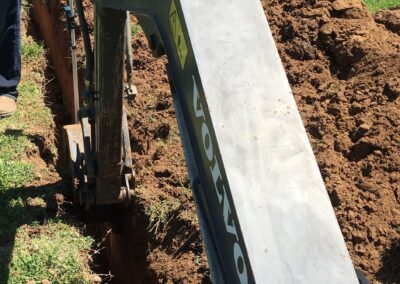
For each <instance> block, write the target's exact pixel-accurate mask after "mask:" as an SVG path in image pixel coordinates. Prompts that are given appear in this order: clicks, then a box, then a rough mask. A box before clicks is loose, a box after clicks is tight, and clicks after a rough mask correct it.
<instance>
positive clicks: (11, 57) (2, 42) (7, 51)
mask: <svg viewBox="0 0 400 284" xmlns="http://www.w3.org/2000/svg"><path fill="white" fill-rule="evenodd" d="M20 12H21V0H1V1H0V117H1V116H7V115H10V114H11V113H13V112H14V111H15V108H16V105H15V100H16V99H17V97H18V91H17V86H18V83H19V81H20V78H21V51H20Z"/></svg>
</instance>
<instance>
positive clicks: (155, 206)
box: [144, 199, 181, 233]
mask: <svg viewBox="0 0 400 284" xmlns="http://www.w3.org/2000/svg"><path fill="white" fill-rule="evenodd" d="M180 206H181V203H180V202H179V201H175V200H166V199H165V200H161V201H160V202H159V203H151V204H149V205H148V206H147V207H146V208H145V210H144V213H145V214H146V216H147V217H148V218H149V226H150V231H154V232H155V233H157V231H158V229H159V228H160V226H165V225H166V224H168V222H169V220H170V219H171V217H172V216H173V213H174V212H176V211H177V210H178V209H179V208H180Z"/></svg>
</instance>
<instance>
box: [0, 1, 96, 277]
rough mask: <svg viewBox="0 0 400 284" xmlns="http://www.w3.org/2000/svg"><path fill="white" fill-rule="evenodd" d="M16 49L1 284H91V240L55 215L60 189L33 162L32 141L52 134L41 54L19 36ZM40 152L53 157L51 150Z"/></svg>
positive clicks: (1, 133) (5, 140)
mask: <svg viewBox="0 0 400 284" xmlns="http://www.w3.org/2000/svg"><path fill="white" fill-rule="evenodd" d="M24 3H25V6H27V5H26V1H24ZM25 6H24V7H25ZM25 8H26V7H25ZM23 17H24V20H26V18H27V17H28V14H27V13H26V11H25V12H24V13H23ZM25 17H26V18H25ZM21 49H22V66H23V70H22V71H23V72H22V80H21V83H20V84H19V87H18V90H19V98H18V109H17V112H16V113H15V114H13V115H12V116H11V117H9V118H6V119H3V120H0V284H7V283H8V284H17V283H18V284H20V283H21V284H25V283H27V282H29V281H32V283H42V281H43V280H48V281H50V282H51V283H53V284H54V283H65V284H67V283H91V282H93V281H92V280H93V278H92V277H93V273H92V272H91V270H90V268H89V264H90V262H91V260H90V255H91V252H90V248H91V247H92V245H93V244H94V240H93V239H92V238H90V237H87V236H84V235H83V234H82V232H81V231H80V229H79V226H78V225H76V222H75V221H74V220H73V219H72V218H71V217H70V216H68V214H66V213H64V212H63V211H62V210H61V211H60V210H59V208H58V204H57V202H56V200H55V197H54V195H55V194H56V193H59V192H62V191H63V190H64V184H63V182H62V181H58V182H55V181H54V173H53V177H52V178H51V180H52V181H51V182H46V179H47V180H50V179H49V178H48V177H47V175H48V174H49V172H50V170H49V169H48V168H46V163H44V161H42V162H41V163H40V162H37V161H39V160H40V159H41V158H40V156H39V146H38V145H36V144H35V143H36V142H35V141H37V140H40V141H44V143H50V142H49V141H50V140H51V139H50V138H49V137H51V135H54V129H55V124H54V121H53V115H52V113H51V110H50V108H49V107H48V106H47V105H46V103H45V97H44V92H45V77H44V70H45V68H46V57H45V50H44V48H43V46H42V44H41V43H38V42H36V41H35V40H34V39H33V38H31V37H29V36H26V35H24V34H23V35H22V44H21ZM42 146H43V145H42ZM44 147H46V149H47V150H50V152H51V153H52V154H53V155H54V157H56V156H57V149H56V147H55V146H54V145H47V144H46V145H44ZM39 165H40V166H39ZM46 183H48V184H46ZM34 185H35V186H34ZM36 185H38V186H36ZM55 212H57V214H55ZM33 281H34V282H33Z"/></svg>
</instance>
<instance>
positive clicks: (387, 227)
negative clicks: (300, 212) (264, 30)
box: [262, 0, 400, 282]
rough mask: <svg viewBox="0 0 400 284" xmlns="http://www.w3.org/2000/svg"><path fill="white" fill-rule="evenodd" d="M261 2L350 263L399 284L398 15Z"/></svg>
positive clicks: (353, 4) (345, 6) (358, 6)
mask: <svg viewBox="0 0 400 284" xmlns="http://www.w3.org/2000/svg"><path fill="white" fill-rule="evenodd" d="M262 4H263V7H264V10H265V13H266V15H267V18H268V21H269V24H270V26H271V29H272V31H273V34H274V38H275V41H276V43H277V46H278V49H279V52H280V55H281V58H282V61H283V64H284V67H285V70H286V73H287V76H288V79H289V82H290V84H291V86H292V88H293V92H294V96H295V99H296V101H297V104H298V107H299V110H300V113H301V115H302V119H303V122H304V124H305V127H306V129H307V132H308V135H309V138H310V140H311V143H312V147H313V150H314V153H315V155H316V157H317V161H318V164H319V167H320V170H321V173H322V175H323V178H324V181H325V184H326V187H327V190H328V192H329V195H330V198H331V201H332V204H333V206H334V209H335V212H336V216H337V218H338V221H339V224H340V226H341V228H342V232H343V235H344V237H345V240H346V244H347V247H348V249H349V251H350V254H351V257H352V259H353V262H354V264H355V266H356V267H358V268H360V269H361V270H362V271H364V272H366V274H367V275H368V277H369V279H370V280H379V281H382V282H396V281H398V280H399V277H400V275H399V272H398V269H395V267H397V266H398V265H399V264H400V260H399V254H400V246H399V244H398V239H399V232H400V205H399V201H400V185H399V181H400V152H399V150H400V120H399V119H400V97H399V96H400V68H399V66H400V37H399V36H398V35H397V34H395V32H398V30H396V27H397V28H398V23H399V18H398V13H397V11H389V12H380V13H378V14H377V15H376V16H375V18H376V21H377V22H378V23H382V24H378V23H377V22H375V20H374V18H373V16H372V15H370V14H369V13H368V11H367V8H366V7H365V5H364V4H363V3H362V2H360V1H357V0H351V1H350V0H337V1H313V0H297V1H276V0H263V1H262ZM388 15H391V16H390V17H388ZM396 270H397V272H396ZM396 273H397V274H396Z"/></svg>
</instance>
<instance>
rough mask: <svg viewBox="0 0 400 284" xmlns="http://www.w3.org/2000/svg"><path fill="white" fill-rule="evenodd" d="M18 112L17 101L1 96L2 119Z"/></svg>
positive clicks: (0, 111)
mask: <svg viewBox="0 0 400 284" xmlns="http://www.w3.org/2000/svg"><path fill="white" fill-rule="evenodd" d="M16 110H17V103H16V101H15V99H13V98H11V97H8V96H0V119H1V118H4V117H7V116H10V115H12V114H13V113H14V112H15V111H16Z"/></svg>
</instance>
